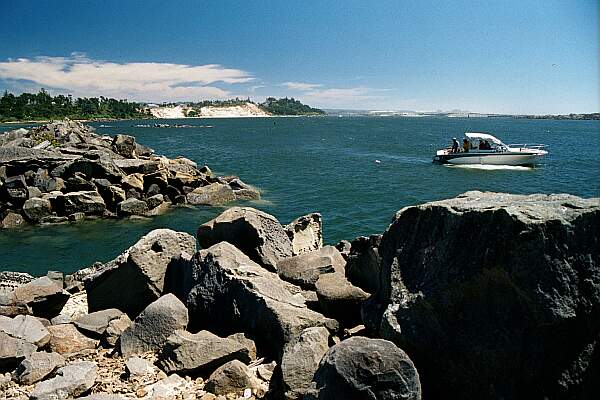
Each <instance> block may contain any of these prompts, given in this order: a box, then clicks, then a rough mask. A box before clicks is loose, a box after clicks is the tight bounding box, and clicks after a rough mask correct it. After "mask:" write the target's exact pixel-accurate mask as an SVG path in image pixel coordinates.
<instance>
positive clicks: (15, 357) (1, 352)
mask: <svg viewBox="0 0 600 400" xmlns="http://www.w3.org/2000/svg"><path fill="white" fill-rule="evenodd" d="M36 349H37V346H36V345H35V344H33V343H29V342H27V341H26V340H23V339H17V338H14V337H12V336H10V335H8V334H6V333H4V332H0V371H3V370H8V371H12V370H13V369H14V368H15V367H16V366H17V365H18V364H19V363H20V362H21V361H22V360H23V359H24V358H25V357H27V356H29V355H31V354H32V353H33V352H34V351H36Z"/></svg>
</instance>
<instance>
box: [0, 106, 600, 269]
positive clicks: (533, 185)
mask: <svg viewBox="0 0 600 400" xmlns="http://www.w3.org/2000/svg"><path fill="white" fill-rule="evenodd" d="M153 122H154V121H150V123H153ZM160 122H163V123H170V124H176V123H180V124H191V125H195V126H194V127H193V128H161V129H158V128H137V127H134V125H136V124H139V123H140V124H147V123H149V122H148V121H119V122H110V123H104V125H109V126H108V127H100V125H101V124H100V123H94V124H92V125H94V126H96V127H97V132H98V133H100V134H108V135H113V134H117V133H125V134H130V135H133V136H135V137H136V138H137V140H138V142H140V143H143V144H145V145H148V146H150V147H152V148H154V149H155V150H156V152H157V153H158V154H165V155H167V156H169V157H176V156H180V155H181V156H185V157H188V158H190V159H192V160H194V161H196V162H197V163H198V164H199V165H204V164H206V165H209V166H210V167H211V169H212V170H213V171H214V172H216V173H218V174H222V175H231V174H234V175H239V176H240V177H241V178H242V179H243V180H244V181H245V182H247V183H250V184H253V185H255V186H257V187H259V188H260V189H261V190H262V196H263V198H262V200H260V201H256V202H244V203H240V204H243V205H248V206H252V207H256V208H259V209H261V210H264V211H266V212H268V213H271V214H273V215H275V216H276V217H277V218H278V219H279V220H280V221H281V222H282V223H288V222H289V221H291V220H292V219H294V218H296V217H298V216H300V215H304V214H307V213H310V212H313V211H318V212H320V213H322V215H323V219H324V236H325V241H326V242H327V243H332V244H333V243H336V242H338V241H339V240H341V239H349V240H351V239H353V238H355V237H356V236H359V235H368V234H373V233H381V232H383V231H384V230H385V229H386V227H387V226H388V224H389V222H390V221H391V219H392V217H393V216H394V213H395V212H396V211H397V210H399V209H401V208H403V207H406V206H410V205H414V204H419V203H423V202H427V201H432V200H440V199H444V198H449V197H453V196H456V195H458V194H460V193H463V192H465V191H468V190H486V191H498V192H510V193H521V194H527V193H571V194H575V195H578V196H583V197H599V196H600V161H599V160H600V121H555V120H525V119H512V118H480V119H479V118H433V117H432V118H428V117H427V118H401V117H344V118H338V117H324V118H265V119H262V118H260V119H259V118H257V119H210V120H207V119H193V120H169V121H164V120H162V121H160ZM9 129H14V127H13V126H6V125H5V126H0V131H4V130H9ZM465 131H483V132H490V133H492V134H495V135H496V136H498V137H499V138H501V139H502V140H503V141H504V142H505V143H544V144H547V145H548V146H549V151H550V154H549V155H548V156H547V157H546V159H545V161H544V163H543V164H542V165H540V166H539V167H536V168H522V167H516V168H515V167H512V168H511V167H491V168H490V167H486V168H473V167H470V168H467V167H450V166H443V165H436V164H433V163H432V162H431V160H432V157H433V155H434V154H435V150H436V149H438V148H443V147H446V146H448V145H449V144H450V141H451V138H452V137H460V136H461V135H462V134H463V133H464V132H465ZM376 160H379V162H378V163H377V162H375V161H376ZM222 210H223V208H211V207H195V208H190V207H180V208H177V209H175V210H174V211H172V212H170V213H168V214H167V215H164V216H161V217H158V218H154V219H149V220H132V221H127V220H119V221H107V220H98V221H91V222H90V221H88V222H84V223H78V224H75V223H73V224H66V225H57V226H44V227H26V228H23V229H19V230H3V231H0V270H14V271H26V272H29V273H32V274H43V273H45V271H47V270H50V269H53V270H61V271H64V272H72V271H74V270H77V269H80V268H83V267H86V266H89V265H90V264H92V263H93V262H95V261H108V260H110V259H112V258H114V257H115V256H117V255H118V254H120V253H121V252H122V251H123V250H125V249H126V248H127V247H129V246H130V245H132V244H133V243H135V242H136V241H137V240H138V239H139V238H140V237H141V236H142V235H144V234H145V233H147V232H149V231H150V230H152V229H155V228H160V227H166V228H171V229H175V230H179V231H185V232H189V233H190V234H195V231H196V229H197V227H198V226H199V225H200V224H202V223H204V222H206V221H208V220H210V219H211V218H213V217H215V216H216V215H218V214H219V213H220V212H221V211H222Z"/></svg>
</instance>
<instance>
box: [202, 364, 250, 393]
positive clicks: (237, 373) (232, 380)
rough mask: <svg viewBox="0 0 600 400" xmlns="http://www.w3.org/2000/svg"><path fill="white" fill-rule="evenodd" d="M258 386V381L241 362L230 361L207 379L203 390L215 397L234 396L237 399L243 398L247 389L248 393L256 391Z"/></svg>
mask: <svg viewBox="0 0 600 400" xmlns="http://www.w3.org/2000/svg"><path fill="white" fill-rule="evenodd" d="M258 386H259V383H258V379H257V378H256V377H255V376H254V374H253V373H252V371H250V369H249V368H248V367H247V366H246V365H245V364H244V363H242V362H241V361H239V360H232V361H229V362H228V363H227V364H224V365H222V366H220V367H219V368H217V370H216V371H215V372H213V373H212V374H211V375H210V376H209V377H208V380H207V381H206V384H205V386H204V390H206V391H208V392H209V393H213V394H215V395H220V396H221V395H222V396H225V395H235V397H233V398H238V397H240V396H243V395H244V392H245V391H246V390H247V389H250V392H252V390H253V389H254V390H255V391H256V388H257V387H258ZM244 397H246V396H244ZM242 398H243V397H242Z"/></svg>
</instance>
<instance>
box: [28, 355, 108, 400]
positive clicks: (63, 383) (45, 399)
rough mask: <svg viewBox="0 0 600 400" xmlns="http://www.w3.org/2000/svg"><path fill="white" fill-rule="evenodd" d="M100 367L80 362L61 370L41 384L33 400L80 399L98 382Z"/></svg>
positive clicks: (32, 393)
mask: <svg viewBox="0 0 600 400" xmlns="http://www.w3.org/2000/svg"><path fill="white" fill-rule="evenodd" d="M97 370H98V367H97V366H96V364H95V363H93V362H91V361H78V362H74V363H72V364H69V365H67V366H64V367H62V368H60V369H59V370H58V371H57V372H56V376H55V377H54V378H52V379H48V380H46V381H43V382H40V383H38V384H37V385H36V386H35V389H34V390H33V392H31V395H30V398H31V400H60V399H70V398H74V397H79V395H80V394H82V393H85V392H87V391H88V390H89V389H91V387H92V386H94V383H95V382H96V376H97Z"/></svg>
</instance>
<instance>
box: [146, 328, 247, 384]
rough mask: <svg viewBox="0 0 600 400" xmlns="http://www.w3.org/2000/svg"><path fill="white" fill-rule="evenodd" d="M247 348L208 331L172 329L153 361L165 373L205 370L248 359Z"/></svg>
mask: <svg viewBox="0 0 600 400" xmlns="http://www.w3.org/2000/svg"><path fill="white" fill-rule="evenodd" d="M248 353H249V352H248V349H247V348H246V346H243V345H242V344H240V343H239V342H238V341H236V340H233V339H228V338H221V337H219V336H217V335H215V334H213V333H210V332H209V331H200V332H198V333H195V334H192V333H189V332H186V331H181V330H179V331H175V333H173V334H172V335H171V336H169V338H168V339H167V342H166V343H165V345H164V347H163V349H162V352H161V354H160V355H159V357H158V362H157V365H158V367H159V368H160V369H162V370H163V371H165V372H166V373H167V374H171V373H173V372H178V373H185V374H187V375H190V374H192V375H199V374H209V373H211V372H212V371H214V370H215V369H217V368H218V367H220V366H221V365H223V364H225V363H226V362H229V361H231V360H240V361H241V362H243V363H248V362H250V361H251V357H250V355H249V354H248Z"/></svg>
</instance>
